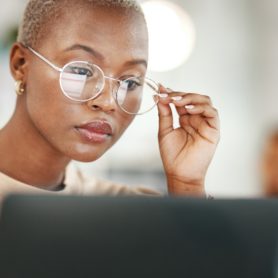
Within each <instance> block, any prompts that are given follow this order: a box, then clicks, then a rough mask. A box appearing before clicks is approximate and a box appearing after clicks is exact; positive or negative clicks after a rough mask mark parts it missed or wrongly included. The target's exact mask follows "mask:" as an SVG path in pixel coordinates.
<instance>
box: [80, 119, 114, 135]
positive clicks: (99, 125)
mask: <svg viewBox="0 0 278 278" xmlns="http://www.w3.org/2000/svg"><path fill="white" fill-rule="evenodd" d="M76 128H77V129H86V130H88V131H91V132H94V133H99V134H107V135H112V134H113V128H112V125H111V124H110V123H109V122H108V121H107V120H102V119H97V120H93V121H90V122H87V123H85V124H81V125H79V126H76Z"/></svg>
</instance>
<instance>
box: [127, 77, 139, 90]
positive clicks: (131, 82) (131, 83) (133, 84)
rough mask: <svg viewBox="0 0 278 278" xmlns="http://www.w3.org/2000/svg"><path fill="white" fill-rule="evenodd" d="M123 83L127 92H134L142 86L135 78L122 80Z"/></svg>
mask: <svg viewBox="0 0 278 278" xmlns="http://www.w3.org/2000/svg"><path fill="white" fill-rule="evenodd" d="M123 83H124V84H125V87H126V88H127V90H128V91H133V90H136V89H137V88H138V87H141V86H142V84H141V83H140V81H139V80H138V79H136V78H131V79H127V80H124V81H123Z"/></svg>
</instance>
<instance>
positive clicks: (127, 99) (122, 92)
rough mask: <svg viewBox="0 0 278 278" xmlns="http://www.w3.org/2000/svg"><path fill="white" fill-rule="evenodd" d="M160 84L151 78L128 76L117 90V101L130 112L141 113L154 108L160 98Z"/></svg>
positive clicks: (124, 109) (123, 108)
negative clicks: (158, 95)
mask: <svg viewBox="0 0 278 278" xmlns="http://www.w3.org/2000/svg"><path fill="white" fill-rule="evenodd" d="M158 93H159V85H158V84H157V83H156V82H154V81H152V80H150V79H147V78H145V79H143V80H142V79H141V80H140V79H138V78H135V77H132V78H128V79H126V80H124V81H122V82H121V84H120V86H119V89H118V91H117V103H118V105H119V106H120V107H121V109H122V110H123V111H125V112H126V113H128V114H134V115H140V114H144V113H146V112H148V111H150V110H151V109H153V108H154V107H155V106H156V104H157V102H158V98H155V96H156V95H157V94H158Z"/></svg>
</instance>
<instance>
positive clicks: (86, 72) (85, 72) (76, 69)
mask: <svg viewBox="0 0 278 278" xmlns="http://www.w3.org/2000/svg"><path fill="white" fill-rule="evenodd" d="M71 71H72V73H75V74H79V75H86V76H87V77H92V76H93V71H92V70H90V69H88V68H84V67H77V66H72V67H71Z"/></svg>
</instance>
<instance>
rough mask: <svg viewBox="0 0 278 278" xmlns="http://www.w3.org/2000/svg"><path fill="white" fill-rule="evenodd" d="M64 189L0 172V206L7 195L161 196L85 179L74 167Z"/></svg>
mask: <svg viewBox="0 0 278 278" xmlns="http://www.w3.org/2000/svg"><path fill="white" fill-rule="evenodd" d="M64 184H65V188H64V189H63V190H61V191H57V192H55V191H48V190H44V189H40V188H37V187H34V186H31V185H28V184H25V183H22V182H20V181H18V180H15V179H12V178H11V177H9V176H7V175H5V174H3V173H1V172H0V204H1V203H2V201H3V199H4V198H5V197H6V196H7V195H9V194H65V195H81V196H84V195H111V196H117V195H156V196H158V195H162V194H161V193H160V192H158V191H155V190H153V189H150V188H145V187H135V188H132V187H128V186H126V185H123V184H116V183H113V182H110V181H104V180H100V179H96V178H88V177H85V176H84V175H83V174H82V173H81V172H80V171H79V170H78V169H77V168H76V167H75V166H74V165H72V164H70V165H69V166H68V167H67V171H66V177H65V181H64Z"/></svg>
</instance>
